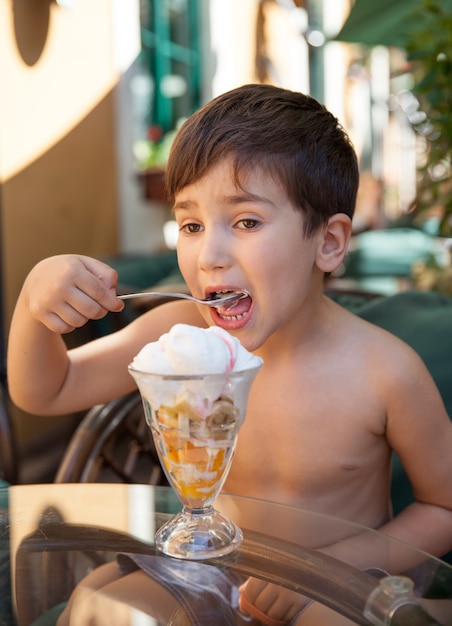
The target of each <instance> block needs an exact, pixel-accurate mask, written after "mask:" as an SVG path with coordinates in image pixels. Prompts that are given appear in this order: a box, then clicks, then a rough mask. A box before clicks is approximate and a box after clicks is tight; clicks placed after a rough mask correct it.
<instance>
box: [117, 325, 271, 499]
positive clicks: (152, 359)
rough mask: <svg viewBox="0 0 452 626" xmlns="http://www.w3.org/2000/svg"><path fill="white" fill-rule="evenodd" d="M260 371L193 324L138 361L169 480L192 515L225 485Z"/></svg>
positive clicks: (237, 348) (229, 341)
mask: <svg viewBox="0 0 452 626" xmlns="http://www.w3.org/2000/svg"><path fill="white" fill-rule="evenodd" d="M261 365H262V359H261V358H260V357H257V356H255V355H253V354H251V353H250V352H248V351H247V350H246V349H245V348H244V347H243V346H242V345H241V344H240V342H239V341H238V339H236V338H235V337H233V336H232V335H230V334H229V333H228V332H226V331H224V330H223V329H221V328H219V327H215V326H214V327H210V328H207V329H202V328H198V327H194V326H189V325H186V324H176V325H175V326H174V327H173V328H172V329H171V330H170V331H169V332H168V333H166V334H165V335H162V337H160V339H159V340H158V341H156V342H153V343H149V344H147V345H146V346H144V348H143V349H142V350H141V351H140V352H139V353H138V354H137V356H136V357H135V358H134V359H133V362H132V364H131V366H130V368H129V370H130V372H131V374H132V376H134V378H135V380H136V381H137V384H138V386H139V389H140V392H141V395H142V398H143V402H144V406H145V410H146V414H147V416H148V421H149V425H150V426H151V428H152V431H153V435H154V439H155V441H156V445H157V447H158V451H159V454H160V458H161V461H162V464H163V466H164V469H165V472H166V474H167V477H168V478H169V480H170V482H171V483H172V484H173V486H174V488H175V490H176V491H177V493H178V495H179V497H180V498H181V500H182V502H183V503H184V504H186V505H187V506H189V507H190V508H194V507H198V506H200V505H205V504H206V502H209V500H212V499H213V498H214V497H215V496H216V494H217V493H218V491H219V489H220V488H221V485H222V483H223V481H224V479H225V478H226V475H227V471H226V470H227V469H228V468H229V466H230V462H231V457H232V454H233V452H234V448H235V442H236V436H237V433H238V430H239V428H240V426H241V424H242V422H243V420H244V417H245V410H246V403H247V398H248V392H249V388H250V386H251V383H252V381H253V380H254V376H255V375H256V373H257V371H258V369H259V368H260V367H261ZM250 370H251V371H252V372H253V374H252V375H251V376H250Z"/></svg>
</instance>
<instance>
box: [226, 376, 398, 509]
mask: <svg viewBox="0 0 452 626" xmlns="http://www.w3.org/2000/svg"><path fill="white" fill-rule="evenodd" d="M340 378H341V377H340V376H339V377H336V382H333V379H331V381H328V380H325V379H323V384H322V385H319V384H315V381H314V380H313V379H309V377H306V379H305V380H300V378H299V377H290V376H288V377H285V378H281V379H280V380H275V381H274V384H273V385H272V386H271V385H270V383H268V382H267V384H261V385H256V388H253V393H252V394H251V396H250V401H249V406H248V413H247V417H246V420H245V423H244V425H243V426H242V428H241V430H240V433H239V438H238V446H237V452H236V456H235V459H234V463H233V467H232V469H231V474H230V481H229V482H230V485H231V489H232V490H234V491H235V492H240V491H241V489H240V488H239V485H243V484H244V481H246V486H245V491H248V492H251V491H252V490H254V491H260V492H261V495H262V496H263V497H265V493H264V491H262V485H266V486H268V487H269V489H270V490H271V489H273V490H274V491H283V490H287V492H288V493H291V492H292V493H298V494H300V495H302V497H304V496H307V497H309V496H310V495H311V494H316V495H318V494H319V493H321V492H326V491H331V490H332V489H334V486H335V484H336V486H337V488H339V487H340V484H341V483H342V482H344V483H345V482H346V481H349V480H350V478H351V477H352V476H354V475H358V474H359V473H361V474H362V475H364V474H366V473H368V472H370V471H374V470H375V463H376V464H379V463H381V462H382V459H383V456H384V454H385V452H384V448H386V444H385V443H384V441H383V438H382V437H379V436H377V435H376V434H375V432H374V431H373V430H372V424H373V419H374V416H373V415H372V411H373V409H372V403H368V404H367V408H366V406H364V405H363V404H362V403H360V402H359V396H360V393H359V392H358V393H356V394H355V393H352V392H351V390H349V391H347V389H344V388H343V381H341V380H340ZM369 407H370V408H369ZM372 468H373V469H372ZM272 486H273V487H272ZM226 487H227V488H228V485H226Z"/></svg>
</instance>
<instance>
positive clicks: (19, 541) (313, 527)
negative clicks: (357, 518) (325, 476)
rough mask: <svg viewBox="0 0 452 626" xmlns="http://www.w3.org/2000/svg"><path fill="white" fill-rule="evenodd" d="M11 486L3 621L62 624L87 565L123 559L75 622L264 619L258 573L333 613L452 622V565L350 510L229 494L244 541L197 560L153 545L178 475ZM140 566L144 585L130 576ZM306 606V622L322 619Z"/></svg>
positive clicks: (4, 535) (388, 620)
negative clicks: (344, 513)
mask: <svg viewBox="0 0 452 626" xmlns="http://www.w3.org/2000/svg"><path fill="white" fill-rule="evenodd" d="M7 495H8V500H9V506H4V507H3V509H1V512H0V515H1V518H0V520H1V528H0V539H1V542H0V585H1V589H0V597H1V599H0V624H1V625H2V626H9V624H11V626H16V625H17V626H28V625H33V626H43V625H45V626H52V625H53V624H56V623H57V621H58V619H59V620H60V621H59V622H58V624H59V626H64V625H65V624H66V623H69V622H65V621H64V619H65V615H66V613H64V611H65V610H66V611H67V603H68V600H69V598H71V594H73V592H74V590H75V589H76V590H77V595H76V597H77V598H80V597H82V596H83V594H82V595H81V591H80V590H84V589H85V588H86V585H85V581H86V580H90V578H88V579H87V578H86V577H87V576H88V577H89V576H93V575H94V576H95V575H97V574H98V573H99V572H103V571H107V570H108V568H110V571H111V568H116V569H117V570H118V567H119V568H121V569H120V571H121V579H120V582H121V585H122V586H121V588H120V590H119V591H118V590H117V588H116V587H115V591H114V593H113V592H112V594H111V596H110V597H109V598H107V597H106V594H105V587H102V589H100V588H99V589H98V590H97V591H94V592H93V591H92V589H91V591H90V593H89V594H88V595H86V598H85V596H83V599H82V601H81V600H80V599H79V600H78V605H77V606H78V607H80V606H83V611H88V610H89V611H91V613H93V612H95V611H97V613H96V615H97V617H96V620H95V621H87V619H88V618H86V621H85V622H84V621H83V619H85V618H82V617H80V618H79V619H78V621H73V622H71V624H72V623H74V624H77V626H78V625H79V624H80V625H81V626H83V623H86V624H88V623H89V624H90V625H91V624H96V625H98V626H101V625H103V624H108V625H109V626H114V625H115V624H121V626H160V624H172V625H173V626H176V625H178V624H179V625H188V624H196V625H203V626H204V625H206V626H207V625H208V626H212V625H213V624H215V625H218V626H221V625H222V624H252V625H253V626H254V625H256V624H259V622H256V621H253V622H250V621H249V619H248V618H247V617H246V616H244V615H243V614H242V613H241V612H240V611H239V609H238V607H237V597H238V591H237V590H238V586H239V585H240V584H241V583H242V582H244V581H245V580H246V579H247V578H248V577H249V576H253V577H257V578H260V579H262V580H264V581H268V582H273V583H276V584H278V585H282V586H284V587H287V588H288V589H292V590H294V591H297V592H299V593H301V594H303V595H305V596H307V597H308V598H311V599H313V600H314V601H317V602H318V603H320V604H321V605H322V606H323V607H327V608H328V609H329V610H330V611H331V615H332V616H333V617H332V621H331V624H336V623H337V624H341V625H342V624H363V625H368V624H395V625H403V624H405V625H407V626H408V625H409V626H416V625H418V624H419V625H427V624H430V625H432V624H439V625H442V626H450V625H451V624H452V566H450V565H448V564H447V563H446V562H444V561H440V560H438V559H435V558H433V557H431V556H429V555H427V554H425V553H423V552H421V551H419V550H417V549H415V548H413V547H411V546H409V545H408V544H404V543H402V542H399V541H396V540H394V539H392V538H390V537H389V536H387V535H384V534H382V533H379V532H377V531H374V530H370V529H368V528H365V527H363V526H359V525H357V524H353V523H351V522H347V521H345V520H340V519H337V518H334V517H329V516H326V515H321V514H316V513H312V512H310V511H306V510H303V509H301V508H298V507H291V506H286V505H280V504H276V503H273V502H267V501H263V500H256V499H252V498H244V497H239V496H232V495H227V494H222V495H220V496H219V497H218V498H217V500H216V501H215V507H216V508H217V509H218V510H220V511H221V512H223V513H225V514H226V515H228V516H229V517H230V518H231V519H233V520H234V521H235V522H236V523H237V524H238V525H239V526H240V528H241V529H242V531H243V535H244V539H243V542H242V544H241V546H240V547H239V549H238V550H237V551H235V552H233V553H232V554H229V555H226V556H224V557H221V558H216V559H209V560H206V561H196V562H194V561H184V560H179V559H172V558H169V557H166V556H164V555H162V554H161V553H159V552H158V551H156V550H155V548H154V545H153V538H154V533H155V531H156V530H157V529H158V528H159V526H160V525H161V524H162V523H164V522H165V521H166V520H167V519H168V518H169V517H170V516H171V515H172V514H174V513H175V512H176V511H177V510H179V508H180V505H179V502H178V500H177V498H176V496H175V494H174V493H173V491H172V490H171V489H170V488H168V487H150V486H147V485H123V484H104V483H103V484H89V483H82V484H78V483H77V484H51V485H20V486H14V487H10V488H9V490H8V494H7ZM104 568H105V569H104ZM118 571H119V570H118ZM137 571H138V572H139V574H140V576H139V580H140V585H142V587H139V586H138V585H137V586H135V585H134V584H133V585H132V586H131V587H129V588H127V587H126V584H125V583H127V582H130V581H132V580H137V579H138V577H137V575H136V572H137ZM123 583H124V584H123ZM115 584H116V583H115ZM138 591H139V593H138ZM72 597H74V596H72ZM71 602H72V600H71ZM99 607H102V609H100V608H99ZM109 610H111V611H112V615H113V616H114V617H111V616H110V617H109V613H108V611H109ZM83 611H82V612H83ZM91 613H90V615H91ZM308 613H309V611H306V621H303V615H301V616H300V619H299V620H298V621H297V622H296V624H297V626H298V624H299V625H300V626H302V625H303V624H304V623H306V624H308V623H309V624H318V622H315V621H307V618H308ZM83 614H84V615H85V613H83ZM213 616H214V617H213ZM336 617H337V621H336ZM89 619H90V620H92V615H91V617H90V618H89ZM2 620H3V621H2ZM115 620H116V621H115Z"/></svg>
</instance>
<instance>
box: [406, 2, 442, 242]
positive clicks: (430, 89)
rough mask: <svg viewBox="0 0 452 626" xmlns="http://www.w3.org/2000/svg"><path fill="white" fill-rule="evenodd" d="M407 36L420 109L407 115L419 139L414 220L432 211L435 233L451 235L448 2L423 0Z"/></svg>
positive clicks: (414, 88)
mask: <svg viewBox="0 0 452 626" xmlns="http://www.w3.org/2000/svg"><path fill="white" fill-rule="evenodd" d="M414 16H417V17H418V19H417V26H416V27H415V28H413V30H412V31H411V32H410V33H409V35H407V39H406V46H405V48H406V51H407V58H408V60H409V61H410V62H411V68H412V73H413V78H414V85H413V87H412V90H411V91H412V93H413V94H414V95H415V96H416V98H417V99H418V101H419V110H418V111H417V112H416V114H415V115H414V116H413V118H412V119H411V120H410V121H411V123H412V125H413V127H414V129H415V130H416V132H417V133H418V134H419V137H420V138H421V140H422V141H421V142H420V143H421V145H422V146H423V155H422V159H421V160H420V162H419V165H418V170H417V174H418V180H417V193H416V198H415V201H414V203H413V215H414V218H415V219H418V220H422V219H423V218H424V217H426V216H428V215H430V214H431V213H432V211H436V213H437V215H438V216H439V231H438V234H439V235H441V236H444V237H451V236H452V115H451V110H450V109H451V105H452V34H451V33H452V2H444V0H423V2H422V7H420V8H419V9H418V10H417V11H416V13H415V14H414Z"/></svg>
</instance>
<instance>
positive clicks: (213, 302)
mask: <svg viewBox="0 0 452 626" xmlns="http://www.w3.org/2000/svg"><path fill="white" fill-rule="evenodd" d="M248 295H249V294H248V292H247V291H231V292H230V293H228V294H227V295H224V296H222V295H221V294H216V295H214V296H213V297H212V298H207V299H206V300H201V299H200V298H195V297H194V296H190V295H188V294H186V293H175V292H165V291H143V292H141V293H140V292H138V293H126V294H123V295H120V296H118V298H119V299H120V300H129V299H130V298H146V297H147V296H155V297H168V298H179V299H183V300H193V302H198V304H207V306H211V307H214V308H223V309H224V308H231V307H232V306H234V304H235V303H236V302H237V301H238V300H241V299H242V298H246V297H247V296H248Z"/></svg>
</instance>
